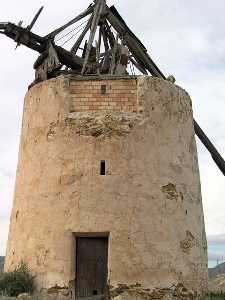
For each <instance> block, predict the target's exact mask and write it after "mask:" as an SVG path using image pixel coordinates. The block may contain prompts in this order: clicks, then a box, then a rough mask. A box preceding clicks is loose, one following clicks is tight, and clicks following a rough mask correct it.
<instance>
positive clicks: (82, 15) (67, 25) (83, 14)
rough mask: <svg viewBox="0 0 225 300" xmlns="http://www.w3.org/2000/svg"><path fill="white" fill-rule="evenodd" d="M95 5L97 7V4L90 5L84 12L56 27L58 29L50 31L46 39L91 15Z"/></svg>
mask: <svg viewBox="0 0 225 300" xmlns="http://www.w3.org/2000/svg"><path fill="white" fill-rule="evenodd" d="M94 7H95V5H92V6H90V7H89V8H88V9H86V10H85V11H84V12H83V13H81V14H80V15H78V16H77V17H76V18H74V19H73V20H71V21H69V22H68V23H66V24H65V25H63V26H61V27H59V28H58V29H56V30H54V31H52V32H51V33H49V34H48V35H46V36H45V38H46V39H49V38H54V37H55V36H56V35H57V34H59V33H60V32H61V31H63V30H65V29H66V28H67V27H69V26H71V25H73V24H74V23H76V22H78V21H79V20H81V19H83V18H85V17H86V16H88V15H90V14H91V13H92V12H93V11H94Z"/></svg>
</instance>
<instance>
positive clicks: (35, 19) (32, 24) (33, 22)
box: [27, 6, 44, 31]
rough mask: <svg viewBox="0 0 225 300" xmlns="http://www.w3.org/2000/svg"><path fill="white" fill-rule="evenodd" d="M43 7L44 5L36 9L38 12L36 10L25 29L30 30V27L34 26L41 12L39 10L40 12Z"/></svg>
mask: <svg viewBox="0 0 225 300" xmlns="http://www.w3.org/2000/svg"><path fill="white" fill-rule="evenodd" d="M43 9H44V6H42V7H41V8H40V9H39V10H38V12H37V13H36V15H35V16H34V18H33V20H32V22H31V23H30V25H29V26H27V30H29V31H31V29H32V28H33V27H34V24H35V23H36V22H37V19H38V18H39V16H40V14H41V12H42V10H43Z"/></svg>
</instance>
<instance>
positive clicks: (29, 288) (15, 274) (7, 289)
mask: <svg viewBox="0 0 225 300" xmlns="http://www.w3.org/2000/svg"><path fill="white" fill-rule="evenodd" d="M33 288H34V277H33V276H32V275H31V274H30V272H29V270H28V267H27V265H26V264H25V263H23V262H21V263H20V264H19V266H18V267H17V268H16V269H15V270H14V271H12V272H6V273H2V274H0V293H1V294H3V295H5V296H8V297H17V296H18V295H19V294H22V293H32V292H33Z"/></svg>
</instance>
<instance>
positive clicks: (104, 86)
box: [101, 84, 106, 95]
mask: <svg viewBox="0 0 225 300" xmlns="http://www.w3.org/2000/svg"><path fill="white" fill-rule="evenodd" d="M101 94H102V95H105V94H106V85H105V84H103V85H101Z"/></svg>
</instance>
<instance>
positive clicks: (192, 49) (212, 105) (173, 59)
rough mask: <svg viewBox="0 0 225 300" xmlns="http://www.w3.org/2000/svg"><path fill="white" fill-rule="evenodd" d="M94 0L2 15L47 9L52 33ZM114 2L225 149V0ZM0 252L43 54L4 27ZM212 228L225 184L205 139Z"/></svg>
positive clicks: (203, 161)
mask: <svg viewBox="0 0 225 300" xmlns="http://www.w3.org/2000/svg"><path fill="white" fill-rule="evenodd" d="M89 3H90V1H88V0H77V1H76V3H75V2H74V0H67V1H66V5H63V10H62V5H61V4H60V3H58V4H57V5H56V2H55V1H53V0H36V1H28V0H20V1H16V0H8V1H4V2H3V3H1V11H0V20H1V21H12V22H15V23H17V22H18V21H19V20H21V19H23V20H24V22H25V24H26V25H27V24H28V23H29V22H30V21H31V19H32V17H33V15H34V14H35V12H36V11H37V9H38V8H39V7H40V6H42V5H45V9H44V11H43V13H42V15H41V16H40V19H39V20H38V22H37V24H36V25H35V28H34V32H37V33H39V34H42V35H45V34H47V33H48V32H49V31H51V30H53V29H54V28H55V27H58V26H60V25H62V24H63V23H65V22H66V21H68V20H69V19H70V18H73V17H74V16H75V15H76V14H78V13H79V12H80V11H82V10H83V9H85V8H86V7H87V6H88V5H89ZM108 3H109V4H113V3H114V4H115V5H116V7H117V8H118V10H119V11H120V12H121V14H122V16H123V17H124V19H125V20H126V21H127V23H128V25H130V26H131V28H132V30H134V32H135V33H136V34H137V36H138V37H140V39H141V40H142V41H143V43H144V44H145V45H146V47H147V48H148V49H149V52H150V54H151V55H152V57H153V58H154V60H155V61H156V63H157V64H158V65H159V67H160V68H161V69H162V70H163V72H165V73H166V75H168V74H171V73H172V74H174V75H175V77H176V78H177V83H178V84H179V85H181V86H182V87H184V88H185V89H186V90H187V91H188V92H189V94H190V95H191V97H192V100H193V107H194V114H195V118H196V119H197V120H198V121H199V123H200V125H201V126H202V127H203V129H204V130H205V131H206V132H207V134H208V135H209V137H210V138H211V139H212V140H213V142H214V143H215V144H216V146H217V147H218V149H219V151H220V152H221V153H222V154H223V156H224V157H225V140H224V128H225V118H224V111H225V88H224V86H225V60H224V57H225V39H224V36H225V18H224V14H223V11H224V9H225V2H224V0H216V1H210V0H199V1H195V0H189V1H180V0H172V1H169V2H168V1H166V0H152V1H149V0H142V1H137V0H129V1H128V0H126V1H125V0H124V1H118V0H117V1H116V0H115V1H113V0H112V1H108ZM0 47H1V56H0V62H1V72H0V91H1V92H0V99H1V110H0V141H1V143H0V204H1V210H0V211H1V212H0V241H1V242H0V255H1V254H4V251H5V242H6V236H7V231H8V220H9V215H10V207H11V203H12V194H13V189H14V187H13V185H14V184H13V182H14V178H15V177H14V175H15V169H16V161H17V152H18V143H19V133H20V124H21V117H22V106H23V97H24V94H25V92H26V90H27V86H28V85H29V84H30V83H31V81H32V80H33V76H34V72H33V70H32V65H33V62H34V60H35V59H36V57H37V54H36V53H34V52H32V51H31V50H29V49H26V48H25V47H19V48H18V49H17V50H16V51H14V48H15V43H13V42H12V41H10V40H9V39H7V38H5V37H3V36H2V35H0ZM198 145H199V146H198V151H199V162H200V170H201V180H202V194H203V203H204V210H205V219H206V229H207V233H208V234H210V235H216V234H224V233H225V184H224V176H222V175H221V173H220V171H218V169H217V167H216V166H215V164H214V162H213V161H212V159H211V157H210V155H208V153H207V151H206V150H205V148H204V147H203V146H202V145H201V144H200V143H198Z"/></svg>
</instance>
